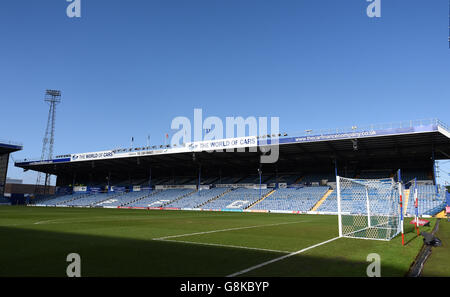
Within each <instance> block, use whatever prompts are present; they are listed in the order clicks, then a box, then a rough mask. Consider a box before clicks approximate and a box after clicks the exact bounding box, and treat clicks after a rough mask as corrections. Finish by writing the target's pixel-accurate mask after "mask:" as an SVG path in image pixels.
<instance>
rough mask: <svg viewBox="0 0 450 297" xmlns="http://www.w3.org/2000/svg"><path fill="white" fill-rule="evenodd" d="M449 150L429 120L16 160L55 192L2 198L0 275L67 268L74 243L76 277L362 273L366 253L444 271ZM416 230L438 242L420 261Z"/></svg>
mask: <svg viewBox="0 0 450 297" xmlns="http://www.w3.org/2000/svg"><path fill="white" fill-rule="evenodd" d="M1 146H2V147H3V146H5V147H7V145H3V144H2V145H1ZM21 148H22V147H13V148H10V149H8V148H5V152H4V154H9V153H11V152H13V151H15V150H18V149H21ZM275 148H276V150H277V152H278V158H277V160H276V162H272V163H261V162H260V160H261V157H262V156H264V155H267V154H269V153H270V152H273V151H274V150H275ZM86 151H89V147H86ZM6 159H8V158H6ZM448 159H450V127H449V126H447V125H446V124H445V123H443V122H442V121H440V120H437V119H432V120H417V121H415V120H413V121H405V122H396V123H389V124H374V125H370V126H361V127H360V126H353V127H349V128H348V129H327V130H305V131H304V133H296V134H292V135H291V134H290V133H282V134H266V135H255V136H246V137H239V138H226V139H221V140H213V141H200V142H192V143H182V144H180V145H167V144H166V145H155V146H145V147H129V148H121V149H112V150H107V151H97V152H95V151H94V152H88V153H76V152H72V153H68V154H65V155H60V156H56V157H55V158H53V159H49V160H42V159H37V160H31V159H25V160H17V161H16V162H15V166H16V167H19V168H23V169H24V170H26V171H36V172H40V173H42V174H46V175H47V176H50V175H52V176H56V193H55V194H54V195H48V194H47V195H45V192H44V194H39V193H36V195H35V196H34V197H32V199H31V200H30V201H29V203H28V204H27V205H25V206H23V205H22V206H21V205H19V206H4V207H1V208H0V212H1V213H2V220H1V225H0V232H1V233H2V234H1V235H0V236H1V237H2V238H9V240H8V241H6V242H3V243H2V247H3V253H2V256H0V257H2V261H1V262H2V264H3V265H2V266H0V275H2V276H66V266H67V262H65V259H66V257H67V255H69V254H71V253H76V254H79V255H80V256H81V258H82V263H83V264H82V269H81V270H82V271H81V275H82V276H158V277H161V276H166V277H196V276H201V277H208V276H219V277H226V276H228V277H248V276H256V277H271V276H285V277H291V276H368V275H369V274H370V273H369V271H368V265H369V264H370V263H371V260H372V259H373V257H376V256H379V259H381V262H380V269H379V270H380V271H381V276H411V275H414V273H417V267H419V268H420V269H419V270H420V274H421V275H424V276H450V270H449V267H448V265H447V264H448V263H447V262H448V261H446V260H445V259H446V256H448V251H449V250H448V247H445V245H446V244H448V242H449V241H448V240H449V234H450V232H449V230H448V224H446V223H445V221H446V219H445V215H446V214H445V207H446V206H447V205H448V201H449V193H448V192H447V189H446V188H445V187H443V186H441V185H439V184H438V182H437V179H436V165H435V164H436V161H438V160H448ZM3 167H4V166H3ZM2 176H3V175H0V177H2ZM439 222H442V224H439ZM423 232H425V233H423ZM426 233H428V234H433V235H436V236H438V237H439V239H440V240H441V241H442V242H443V243H444V246H443V247H440V248H441V249H440V248H439V247H437V248H433V250H432V253H431V256H430V257H426V262H425V260H424V259H423V258H424V257H423V255H424V251H425V249H426V248H427V247H428V245H427V244H425V242H424V238H425V234H426ZM31 246H33V248H32V249H30V248H29V247H31ZM373 255H376V256H373ZM61 259H63V260H61ZM424 263H425V265H424ZM422 268H423V269H422Z"/></svg>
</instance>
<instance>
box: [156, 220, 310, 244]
mask: <svg viewBox="0 0 450 297" xmlns="http://www.w3.org/2000/svg"><path fill="white" fill-rule="evenodd" d="M305 222H307V221H296V222H286V223H276V224H266V225H255V226H246V227H236V228H228V229H220V230H211V231H204V232H195V233H187V234H179V235H170V236H164V237H158V238H153V240H166V239H169V238H177V237H185V236H194V235H203V234H211V233H217V232H227V231H235V230H243V229H252V228H261V227H270V226H279V225H287V224H297V223H305Z"/></svg>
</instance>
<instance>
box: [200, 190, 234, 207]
mask: <svg viewBox="0 0 450 297" xmlns="http://www.w3.org/2000/svg"><path fill="white" fill-rule="evenodd" d="M233 190H234V189H233V188H230V189H229V190H228V191H225V192H223V193H222V194H220V195H217V196H216V197H214V198H212V199H209V200H208V201H205V202H203V203H202V204H199V205H197V206H196V207H195V208H200V207H202V206H203V205H205V204H207V203H210V202H212V201H214V200H217V199H219V198H220V197H222V196H224V195H225V194H228V193H230V192H231V191H233Z"/></svg>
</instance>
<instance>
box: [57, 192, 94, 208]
mask: <svg viewBox="0 0 450 297" xmlns="http://www.w3.org/2000/svg"><path fill="white" fill-rule="evenodd" d="M90 195H91V193H88V194H86V195H80V196H78V197H75V198H72V199H69V200H64V201H61V202H59V203H56V204H55V205H64V204H65V203H68V202H72V201H75V200H78V199H81V198H86V197H88V196H90Z"/></svg>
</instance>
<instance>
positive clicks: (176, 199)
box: [161, 190, 198, 207]
mask: <svg viewBox="0 0 450 297" xmlns="http://www.w3.org/2000/svg"><path fill="white" fill-rule="evenodd" d="M197 192H198V190H194V191H192V192H189V193H187V194H184V195H182V196H180V197H178V198H175V199H174V200H171V201H169V202H166V203H164V204H163V205H161V207H165V206H166V205H168V204H170V203H174V202H176V201H178V200H181V199H183V198H184V197H187V196H190V195H192V194H194V193H197Z"/></svg>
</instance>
